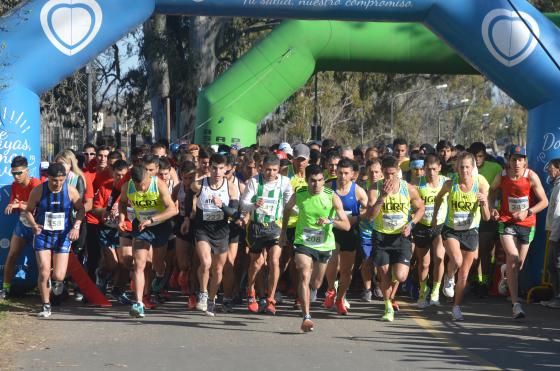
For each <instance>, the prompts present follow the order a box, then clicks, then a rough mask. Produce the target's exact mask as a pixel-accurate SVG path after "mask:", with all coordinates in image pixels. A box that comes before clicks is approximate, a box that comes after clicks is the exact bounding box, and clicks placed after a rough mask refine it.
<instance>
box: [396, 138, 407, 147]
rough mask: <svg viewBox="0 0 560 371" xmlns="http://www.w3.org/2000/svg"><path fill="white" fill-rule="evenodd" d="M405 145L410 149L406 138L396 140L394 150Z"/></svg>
mask: <svg viewBox="0 0 560 371" xmlns="http://www.w3.org/2000/svg"><path fill="white" fill-rule="evenodd" d="M403 144H404V145H405V146H407V147H408V143H407V142H406V140H405V139H404V138H395V140H394V141H393V148H395V147H396V146H402V145H403Z"/></svg>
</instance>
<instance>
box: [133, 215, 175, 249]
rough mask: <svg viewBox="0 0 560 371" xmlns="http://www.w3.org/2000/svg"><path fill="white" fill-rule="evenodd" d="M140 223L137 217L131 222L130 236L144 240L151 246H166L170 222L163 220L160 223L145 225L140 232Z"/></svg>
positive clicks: (170, 230)
mask: <svg viewBox="0 0 560 371" xmlns="http://www.w3.org/2000/svg"><path fill="white" fill-rule="evenodd" d="M138 225H140V223H139V222H138V220H137V219H134V221H133V222H132V237H133V238H134V239H135V240H140V241H145V242H147V243H149V244H150V245H152V247H154V248H155V247H167V242H168V241H169V236H170V235H171V232H172V227H171V222H170V221H169V220H166V221H164V222H163V223H161V224H157V225H154V226H150V227H146V228H144V230H143V231H142V232H140V231H139V230H138Z"/></svg>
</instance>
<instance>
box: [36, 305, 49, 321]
mask: <svg viewBox="0 0 560 371" xmlns="http://www.w3.org/2000/svg"><path fill="white" fill-rule="evenodd" d="M51 314H52V313H51V306H50V304H43V307H42V308H41V311H40V312H39V313H37V317H39V318H49V317H50V316H51Z"/></svg>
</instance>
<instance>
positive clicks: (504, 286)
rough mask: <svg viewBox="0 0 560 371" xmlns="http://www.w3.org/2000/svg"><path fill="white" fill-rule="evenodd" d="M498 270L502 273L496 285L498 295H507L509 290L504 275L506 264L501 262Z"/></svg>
mask: <svg viewBox="0 0 560 371" xmlns="http://www.w3.org/2000/svg"><path fill="white" fill-rule="evenodd" d="M500 272H501V274H502V278H501V279H500V284H499V285H498V292H499V293H500V295H504V296H505V295H507V294H508V291H509V287H508V282H507V277H506V265H505V264H502V266H501V267H500Z"/></svg>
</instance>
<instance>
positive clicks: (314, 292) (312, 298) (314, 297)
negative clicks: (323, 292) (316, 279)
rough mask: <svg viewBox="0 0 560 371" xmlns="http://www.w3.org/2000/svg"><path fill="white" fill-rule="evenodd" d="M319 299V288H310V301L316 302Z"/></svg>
mask: <svg viewBox="0 0 560 371" xmlns="http://www.w3.org/2000/svg"><path fill="white" fill-rule="evenodd" d="M316 301H317V289H309V302H310V303H315V302H316Z"/></svg>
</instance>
